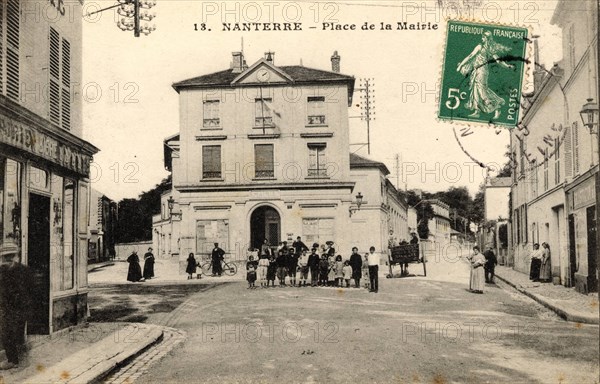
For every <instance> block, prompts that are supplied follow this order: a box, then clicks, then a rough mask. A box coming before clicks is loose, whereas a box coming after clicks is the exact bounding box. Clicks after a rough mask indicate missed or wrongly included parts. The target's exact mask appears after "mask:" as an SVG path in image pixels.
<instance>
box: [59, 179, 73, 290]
mask: <svg viewBox="0 0 600 384" xmlns="http://www.w3.org/2000/svg"><path fill="white" fill-rule="evenodd" d="M63 199H64V208H63V262H62V289H71V288H73V275H74V268H73V267H74V263H73V258H74V253H75V231H74V224H75V222H74V213H75V183H74V182H73V181H72V180H68V179H65V181H64V187H63Z"/></svg>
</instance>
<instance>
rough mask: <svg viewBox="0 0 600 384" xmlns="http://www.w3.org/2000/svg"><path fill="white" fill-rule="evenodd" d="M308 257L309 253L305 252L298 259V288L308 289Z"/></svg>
mask: <svg viewBox="0 0 600 384" xmlns="http://www.w3.org/2000/svg"><path fill="white" fill-rule="evenodd" d="M308 257H309V256H308V252H307V251H306V250H304V251H302V254H301V255H300V257H299V258H298V274H299V275H300V279H299V281H298V287H306V280H307V278H308Z"/></svg>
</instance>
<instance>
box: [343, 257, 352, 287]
mask: <svg viewBox="0 0 600 384" xmlns="http://www.w3.org/2000/svg"><path fill="white" fill-rule="evenodd" d="M342 274H343V275H344V280H346V288H350V279H351V278H352V266H350V261H348V260H346V261H344V267H343V268H342Z"/></svg>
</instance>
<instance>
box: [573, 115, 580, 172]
mask: <svg viewBox="0 0 600 384" xmlns="http://www.w3.org/2000/svg"><path fill="white" fill-rule="evenodd" d="M573 169H574V171H575V174H576V175H578V174H579V124H577V122H576V121H575V122H573Z"/></svg>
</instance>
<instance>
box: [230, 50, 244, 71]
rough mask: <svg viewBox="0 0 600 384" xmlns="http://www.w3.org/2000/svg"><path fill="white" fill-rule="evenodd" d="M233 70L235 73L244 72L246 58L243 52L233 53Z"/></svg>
mask: <svg viewBox="0 0 600 384" xmlns="http://www.w3.org/2000/svg"><path fill="white" fill-rule="evenodd" d="M231 55H232V60H231V69H232V72H233V73H240V72H242V71H243V70H244V56H243V55H242V52H232V53H231Z"/></svg>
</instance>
